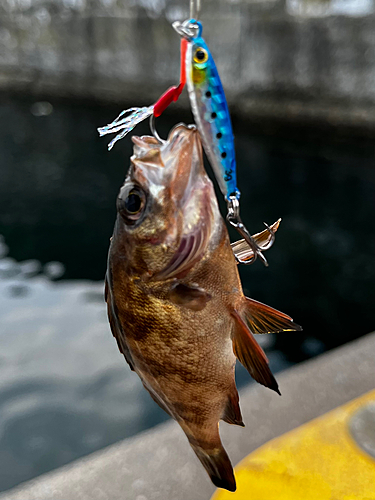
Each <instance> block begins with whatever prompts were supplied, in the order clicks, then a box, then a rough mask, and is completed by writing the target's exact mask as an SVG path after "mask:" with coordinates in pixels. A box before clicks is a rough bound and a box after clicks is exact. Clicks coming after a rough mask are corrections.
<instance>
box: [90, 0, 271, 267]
mask: <svg viewBox="0 0 375 500" xmlns="http://www.w3.org/2000/svg"><path fill="white" fill-rule="evenodd" d="M190 11H191V13H192V12H195V13H196V14H198V12H199V7H198V9H195V7H194V1H193V0H192V1H191V9H190ZM173 28H174V29H175V30H176V32H177V33H178V34H179V35H180V37H181V65H180V83H179V85H178V86H174V87H171V88H169V89H168V90H167V91H166V92H165V93H164V94H163V95H162V96H161V97H160V98H159V100H158V101H157V102H156V103H155V104H153V105H152V106H148V107H142V108H130V109H127V110H125V111H122V113H121V114H120V115H119V116H118V117H117V118H116V120H114V121H113V122H112V123H110V124H109V125H106V126H105V127H101V128H99V129H98V131H99V134H100V136H103V135H106V134H111V133H117V132H119V133H118V135H116V137H115V138H114V139H113V140H112V141H111V142H110V143H109V145H108V149H109V150H110V149H112V147H113V146H114V144H115V143H116V142H117V141H118V140H119V139H122V138H123V137H125V136H126V135H127V134H128V133H129V132H131V130H133V129H134V127H135V126H136V125H137V124H138V123H140V122H142V121H143V120H145V119H147V118H150V128H151V131H152V133H153V135H154V136H155V137H156V139H158V140H159V142H164V141H163V140H162V139H161V138H160V137H159V135H158V134H157V131H156V128H155V118H157V117H158V116H160V115H161V114H162V113H163V111H164V110H165V109H166V108H167V107H168V106H169V105H170V104H171V103H172V102H173V101H177V99H178V98H179V96H180V95H181V92H182V90H183V88H184V86H185V84H186V83H187V87H188V92H189V98H190V103H191V108H192V111H193V115H194V118H195V122H196V125H197V127H198V130H199V132H200V135H201V138H202V143H203V146H204V149H205V152H206V154H207V156H208V159H209V161H210V164H211V166H212V168H213V170H214V173H215V176H216V179H217V181H218V184H219V187H220V190H221V192H222V193H223V195H224V197H225V200H226V202H227V209H228V214H227V220H228V222H229V223H230V224H231V225H232V226H234V227H235V228H236V229H237V231H238V232H239V233H240V234H241V236H242V238H243V240H240V241H239V242H236V243H235V244H234V246H233V253H234V255H235V257H236V260H237V262H238V263H243V264H251V263H253V262H254V261H255V260H256V258H257V257H260V258H261V260H262V261H263V263H264V264H265V265H268V264H267V260H266V258H265V257H264V255H263V253H262V252H263V251H265V250H268V249H269V248H271V246H272V245H273V243H274V240H275V229H274V228H273V227H269V226H268V225H267V224H265V223H264V224H265V226H266V230H267V231H268V235H269V237H268V238H266V239H265V240H263V244H262V245H259V244H258V243H257V242H256V240H255V239H254V238H253V237H252V236H251V235H250V233H249V232H248V230H247V229H246V227H245V226H244V224H243V222H242V220H241V218H240V205H239V199H240V191H239V189H238V188H237V180H236V157H235V148H234V137H233V130H232V123H231V119H230V114H229V109H228V104H227V100H226V97H225V93H224V89H223V86H222V83H221V80H220V76H219V73H218V71H217V68H216V65H215V62H214V60H213V57H212V55H211V52H210V50H209V48H208V46H207V44H206V42H205V41H204V39H203V38H202V24H201V23H200V22H199V21H196V20H195V19H190V20H186V21H185V22H183V23H180V22H179V21H176V22H175V23H173ZM238 244H240V246H241V252H237V251H236V249H237V248H239V247H238ZM246 247H247V252H246V250H245V249H246Z"/></svg>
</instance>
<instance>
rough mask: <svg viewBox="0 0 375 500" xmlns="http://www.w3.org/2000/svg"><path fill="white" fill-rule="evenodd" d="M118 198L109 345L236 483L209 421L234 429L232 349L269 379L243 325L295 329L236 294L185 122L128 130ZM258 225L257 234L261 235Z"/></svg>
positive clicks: (213, 204)
mask: <svg viewBox="0 0 375 500" xmlns="http://www.w3.org/2000/svg"><path fill="white" fill-rule="evenodd" d="M133 142H134V155H133V156H132V157H131V161H130V169H129V172H128V175H127V177H126V180H125V183H124V185H123V186H122V188H121V190H120V193H119V195H118V198H117V212H118V213H117V220H116V224H115V228H114V233H113V237H112V239H111V244H110V249H109V256H108V269H107V275H106V301H107V306H108V316H109V322H110V325H111V329H112V333H113V335H114V336H115V338H116V340H117V343H118V347H119V349H120V351H121V352H122V354H123V355H124V356H125V359H126V361H127V362H128V363H129V365H130V368H131V369H132V370H134V371H135V372H136V373H137V374H138V375H139V377H140V378H141V380H142V382H143V385H144V386H145V388H146V389H147V390H148V391H149V393H150V394H151V397H152V398H153V399H154V400H155V401H156V402H157V403H158V404H159V405H160V406H161V407H162V408H163V409H164V410H165V411H166V412H167V413H168V414H169V415H170V416H171V417H173V418H174V419H175V420H176V421H177V422H178V423H179V424H180V426H181V427H182V429H183V431H184V432H185V434H186V436H187V438H188V440H189V443H190V445H191V447H192V448H193V450H194V452H195V453H196V455H197V456H198V458H199V460H200V461H201V463H202V464H203V466H204V468H205V469H206V471H207V472H208V474H209V476H210V478H211V480H212V482H213V483H214V484H215V485H216V486H218V487H221V488H226V489H228V490H230V491H235V489H236V482H235V478H234V474H233V469H232V465H231V462H230V460H229V458H228V455H227V453H226V451H225V450H224V448H223V446H222V443H221V441H220V436H219V420H220V419H222V420H224V421H225V422H228V423H231V424H237V425H240V426H243V425H244V424H243V422H242V416H241V411H240V407H239V397H238V393H237V389H236V385H235V378H234V370H235V363H236V358H237V359H238V360H239V361H240V362H241V363H242V364H243V365H244V366H245V367H246V368H247V370H248V371H249V373H250V375H251V376H252V377H253V378H254V379H255V380H256V381H257V382H259V383H261V384H263V385H264V386H266V387H269V388H271V389H273V390H275V391H276V392H279V391H278V385H277V382H276V380H275V378H274V377H273V375H272V373H271V370H270V368H269V366H268V361H267V358H266V356H265V354H264V352H263V350H262V348H261V347H260V346H259V345H258V344H257V342H256V341H255V338H254V336H253V334H254V333H269V332H279V331H285V330H299V329H300V327H299V326H298V325H296V324H295V323H293V321H292V319H291V318H290V317H289V316H287V315H285V314H283V313H281V312H279V311H276V310H275V309H272V308H270V307H268V306H266V305H264V304H261V303H259V302H256V301H254V300H252V299H248V298H246V297H245V296H244V294H243V292H242V287H241V282H240V278H239V275H238V271H237V264H236V261H235V258H234V256H233V251H232V249H231V245H230V241H229V237H228V234H227V229H226V226H225V224H224V221H223V219H222V217H221V215H220V212H219V208H218V205H217V201H216V197H215V193H214V189H213V186H212V183H211V181H210V180H209V178H208V177H207V174H206V172H205V170H204V166H203V159H202V146H201V141H200V137H199V133H198V132H197V130H196V129H195V128H191V127H186V126H184V125H178V126H176V127H175V128H174V129H173V130H172V131H171V132H170V134H169V137H168V140H167V141H166V142H165V143H163V144H161V143H159V142H158V141H157V140H156V139H155V138H154V137H149V136H145V137H133ZM268 235H269V232H267V231H264V234H263V233H260V235H257V240H258V242H259V243H260V244H261V243H262V238H267V237H268Z"/></svg>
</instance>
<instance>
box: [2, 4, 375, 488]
mask: <svg viewBox="0 0 375 500" xmlns="http://www.w3.org/2000/svg"><path fill="white" fill-rule="evenodd" d="M374 9H375V1H374V0H237V1H232V0H215V1H213V0H202V13H201V20H202V21H203V23H204V35H205V38H206V40H207V42H208V44H209V46H210V48H211V51H212V53H213V55H214V57H215V59H216V63H217V65H218V68H219V71H220V74H221V76H222V79H223V83H224V86H225V89H226V92H227V97H228V100H229V104H230V108H231V111H232V115H233V125H234V131H235V135H236V148H237V156H238V177H239V187H240V189H241V191H242V218H243V220H244V221H245V222H246V224H247V226H248V227H249V228H250V229H251V231H252V232H258V231H260V230H261V229H262V222H263V221H266V222H268V223H269V224H270V223H272V222H274V221H275V220H277V219H278V218H279V217H282V218H283V222H282V224H281V227H280V229H279V232H278V233H277V239H276V244H275V246H274V248H273V249H272V250H271V251H270V252H268V253H267V258H268V261H269V264H270V267H269V268H264V267H263V266H262V265H261V263H260V262H257V263H256V264H255V265H253V266H250V267H242V268H241V269H240V272H241V276H242V279H243V284H244V289H245V292H246V294H247V295H249V296H251V297H253V298H255V299H257V300H260V301H262V302H265V303H267V304H269V305H271V306H273V307H275V308H277V309H280V310H282V311H284V312H286V313H288V314H290V315H291V316H292V317H293V318H294V319H295V321H296V322H297V323H299V324H301V325H303V327H304V331H303V333H302V334H301V333H285V334H280V335H272V336H264V337H262V338H261V339H260V342H261V344H262V345H263V347H264V348H265V349H266V352H267V355H268V357H269V359H270V363H271V367H272V368H273V370H274V371H276V372H277V371H279V370H281V369H284V368H286V367H288V366H291V365H293V364H295V363H298V362H301V361H303V360H305V359H307V358H310V357H313V356H316V355H318V354H320V353H322V352H324V351H326V350H328V349H332V348H334V347H336V346H338V345H341V344H343V343H345V342H348V341H350V340H353V339H354V338H356V337H359V336H361V335H364V334H366V333H368V332H370V331H372V330H374V328H375V320H374V314H373V310H374V298H375V297H374V282H375V259H374V249H375V226H374V222H373V221H374V216H375V206H374V205H375V169H374V166H375V150H374V137H375V83H374V82H375V15H374ZM187 16H188V0H184V1H182V0H2V2H1V4H0V235H1V236H0V412H1V419H0V490H6V489H8V488H11V487H12V486H14V485H16V484H18V483H20V482H22V481H25V480H27V479H30V478H32V477H35V476H37V475H39V474H41V473H43V472H46V471H48V470H51V469H53V468H56V467H59V466H61V465H63V464H65V463H68V462H70V461H72V460H74V459H76V458H78V457H81V456H83V455H86V454H88V453H90V452H92V451H95V450H97V449H100V448H102V447H104V446H107V445H109V444H111V443H114V442H116V441H118V440H120V439H122V438H125V437H128V436H131V435H134V434H136V433H138V432H140V431H141V430H144V429H146V428H148V427H151V426H154V425H156V424H157V423H159V422H161V421H162V420H165V419H167V416H166V414H165V413H164V412H163V411H162V410H160V409H159V407H158V406H157V405H156V404H155V403H154V402H153V401H152V400H151V398H150V397H149V395H148V393H146V391H145V390H144V389H143V387H142V384H141V382H140V381H139V379H138V377H137V376H136V375H135V374H134V373H131V372H130V370H129V368H128V366H127V365H126V363H125V361H124V360H123V358H122V357H121V355H120V354H119V352H118V351H117V346H116V343H115V341H114V339H113V338H112V335H111V333H110V331H109V327H108V324H107V319H106V311H105V304H104V299H103V278H104V274H105V269H106V254H107V250H108V244H109V238H110V236H111V232H112V227H113V223H114V219H115V215H116V212H115V198H116V194H117V191H118V189H119V187H120V186H121V184H122V182H123V179H124V177H125V173H126V170H127V167H128V164H129V157H130V155H131V151H132V148H131V141H130V139H129V138H127V139H125V140H123V141H121V142H120V143H118V144H116V146H115V148H114V150H112V151H111V152H110V153H108V151H107V142H108V140H107V138H106V137H105V138H103V139H99V138H98V134H97V131H96V128H97V127H99V126H102V125H105V124H107V123H109V122H111V121H112V120H113V119H114V118H115V117H116V116H117V115H118V114H119V112H120V111H121V110H122V109H125V108H127V107H130V106H134V105H135V106H139V105H149V104H151V103H152V102H154V101H155V100H156V98H157V97H159V95H160V94H161V93H162V92H163V91H164V90H166V88H167V87H168V86H169V85H172V84H175V83H176V82H177V79H178V75H179V40H178V38H177V36H176V34H175V32H174V31H173V30H172V28H171V22H172V21H174V20H176V19H178V20H184V19H185V18H186V17H187ZM180 121H184V122H186V123H190V122H192V116H191V113H190V111H189V104H188V101H187V97H186V95H185V96H184V98H182V99H181V102H179V103H178V104H174V105H173V106H171V108H170V110H169V111H168V112H167V113H166V114H165V116H163V117H162V118H161V119H160V120H159V121H158V130H159V133H160V134H161V135H166V134H167V132H168V130H169V129H170V128H171V127H172V126H173V125H174V124H176V123H178V122H180ZM136 133H137V134H144V133H149V130H148V126H147V124H146V125H142V126H139V127H138V128H137V131H136ZM219 198H220V200H221V196H220V195H219ZM222 208H223V213H224V207H222ZM231 237H232V239H234V238H236V236H235V234H234V233H231ZM258 339H259V337H258ZM237 375H238V383H239V385H240V386H241V385H244V384H248V383H251V380H250V377H249V376H248V375H247V373H245V371H244V370H243V369H241V368H239V369H238V372H237Z"/></svg>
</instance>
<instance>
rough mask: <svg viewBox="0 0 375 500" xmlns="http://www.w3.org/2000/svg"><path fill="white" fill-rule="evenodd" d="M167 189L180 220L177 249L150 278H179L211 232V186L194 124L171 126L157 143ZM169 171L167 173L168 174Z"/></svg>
mask: <svg viewBox="0 0 375 500" xmlns="http://www.w3.org/2000/svg"><path fill="white" fill-rule="evenodd" d="M160 151H161V157H162V159H163V164H164V168H165V169H166V172H165V174H166V176H165V177H164V179H166V178H167V179H168V183H167V186H168V191H169V193H170V196H171V199H173V205H174V206H175V207H176V213H179V218H180V220H181V229H180V230H181V233H180V234H182V236H181V237H180V239H179V242H178V246H177V250H176V251H175V252H174V254H173V255H172V257H171V259H170V261H169V262H168V263H167V265H166V266H165V267H164V268H162V270H161V271H158V272H156V274H154V275H153V277H152V280H167V279H171V278H182V277H184V276H186V275H187V274H188V272H189V271H190V270H191V269H192V267H193V266H194V265H195V264H197V263H198V262H199V261H200V260H201V259H202V258H203V256H204V254H205V252H206V249H207V246H208V242H209V239H210V235H211V219H212V207H211V203H212V201H211V200H212V197H213V196H215V195H214V193H213V187H212V183H211V181H210V180H209V179H208V177H207V175H206V172H205V170H204V166H203V154H202V145H201V142H200V136H199V133H198V131H197V129H196V127H187V126H186V125H183V124H180V125H177V126H176V127H174V128H173V129H172V130H171V132H170V134H169V137H168V141H167V143H166V144H165V145H161V147H160ZM169 174H170V175H169Z"/></svg>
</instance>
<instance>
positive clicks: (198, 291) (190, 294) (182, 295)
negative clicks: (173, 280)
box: [168, 283, 212, 311]
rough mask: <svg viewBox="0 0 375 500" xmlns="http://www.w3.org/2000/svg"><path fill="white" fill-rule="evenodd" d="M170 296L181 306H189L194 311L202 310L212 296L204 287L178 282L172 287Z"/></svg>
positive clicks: (171, 299) (172, 300)
mask: <svg viewBox="0 0 375 500" xmlns="http://www.w3.org/2000/svg"><path fill="white" fill-rule="evenodd" d="M168 298H169V300H170V301H171V302H173V303H174V304H177V305H179V306H183V307H187V308H188V309H192V310H193V311H201V310H202V309H204V308H205V307H206V304H207V302H208V301H210V300H211V298H212V297H211V295H210V294H209V293H207V292H206V291H205V290H203V288H200V287H198V286H193V285H185V284H183V283H177V284H176V285H175V286H173V287H172V288H171V290H170V292H169V294H168Z"/></svg>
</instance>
